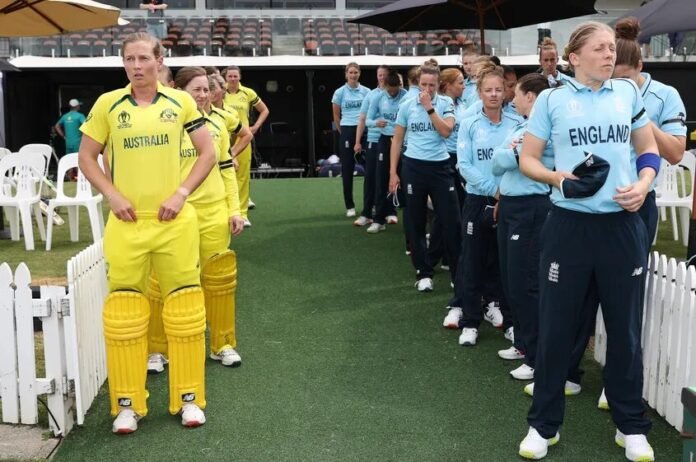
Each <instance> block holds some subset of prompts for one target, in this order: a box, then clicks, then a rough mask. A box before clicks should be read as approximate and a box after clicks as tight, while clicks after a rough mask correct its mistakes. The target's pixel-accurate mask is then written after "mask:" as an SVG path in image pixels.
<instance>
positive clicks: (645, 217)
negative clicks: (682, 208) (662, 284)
mask: <svg viewBox="0 0 696 462" xmlns="http://www.w3.org/2000/svg"><path fill="white" fill-rule="evenodd" d="M658 214H659V212H658V210H657V203H656V202H655V191H651V192H649V193H648V195H647V196H646V197H645V202H643V205H642V206H641V208H640V209H639V210H638V216H639V217H640V219H641V221H642V222H643V224H644V225H645V229H646V230H647V232H648V245H647V247H646V248H645V255H648V254H649V253H650V246H651V245H652V240H653V239H654V238H655V233H656V232H657V223H658V219H659V216H658ZM642 276H643V287H645V278H646V277H647V271H644V272H643V275H642ZM640 295H641V298H640V300H641V303H640V306H641V316H642V314H643V311H642V309H643V306H644V304H645V291H644V290H643V291H641V293H640ZM598 297H599V296H598V294H597V291H596V290H595V289H594V288H591V289H590V290H589V291H588V293H587V295H586V296H585V303H587V304H588V308H587V309H588V310H589V311H588V313H594V315H592V316H588V319H587V320H586V322H584V323H583V326H582V332H581V333H580V334H579V335H578V337H577V340H576V342H575V346H574V347H573V357H572V360H571V363H570V370H569V371H568V380H570V381H571V382H573V383H578V384H579V383H581V382H582V375H583V373H584V371H583V370H582V368H581V367H580V364H581V363H582V358H583V356H584V355H585V350H586V349H587V343H588V342H589V341H590V337H592V336H593V335H594V330H595V325H596V319H595V318H596V317H597V310H598V308H599V298H598ZM590 318H591V319H590ZM641 326H642V322H641Z"/></svg>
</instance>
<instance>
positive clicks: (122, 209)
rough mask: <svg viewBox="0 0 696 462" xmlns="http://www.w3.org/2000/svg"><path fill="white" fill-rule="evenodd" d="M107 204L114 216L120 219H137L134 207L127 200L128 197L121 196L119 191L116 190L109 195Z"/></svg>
mask: <svg viewBox="0 0 696 462" xmlns="http://www.w3.org/2000/svg"><path fill="white" fill-rule="evenodd" d="M109 206H110V207H111V213H113V214H114V216H116V218H118V219H119V220H121V221H133V222H135V221H138V219H137V217H136V215H135V209H134V208H133V206H132V205H131V203H130V202H128V199H126V198H125V197H123V196H122V195H121V194H120V193H118V192H116V193H114V194H112V195H111V197H109Z"/></svg>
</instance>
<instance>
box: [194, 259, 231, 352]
mask: <svg viewBox="0 0 696 462" xmlns="http://www.w3.org/2000/svg"><path fill="white" fill-rule="evenodd" d="M201 282H202V284H203V293H204V294H205V309H206V314H207V318H208V325H209V327H210V349H211V350H212V351H213V352H215V353H217V352H219V351H220V349H221V348H222V347H223V346H225V345H230V346H231V347H232V348H235V347H236V346H237V339H236V336H235V308H236V306H235V305H236V303H235V295H236V292H237V255H236V254H235V253H234V251H232V250H229V251H227V252H223V253H221V254H218V255H215V256H213V257H211V258H210V259H209V260H208V261H207V262H205V264H204V265H203V271H202V272H201Z"/></svg>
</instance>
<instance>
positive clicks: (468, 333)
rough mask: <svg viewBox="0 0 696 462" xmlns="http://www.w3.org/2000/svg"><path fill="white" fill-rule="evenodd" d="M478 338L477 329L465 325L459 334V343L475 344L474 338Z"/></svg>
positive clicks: (465, 344)
mask: <svg viewBox="0 0 696 462" xmlns="http://www.w3.org/2000/svg"><path fill="white" fill-rule="evenodd" d="M477 338H478V329H474V328H473V327H465V328H464V329H462V333H461V335H460V336H459V344H460V345H464V346H474V345H476V339H477Z"/></svg>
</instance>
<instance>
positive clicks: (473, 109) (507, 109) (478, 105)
mask: <svg viewBox="0 0 696 462" xmlns="http://www.w3.org/2000/svg"><path fill="white" fill-rule="evenodd" d="M481 110H483V101H481V100H480V99H478V100H476V102H475V103H474V104H473V105H472V106H468V107H467V108H466V111H464V114H462V119H468V118H470V117H473V116H475V115H476V114H478V113H479V112H481ZM503 114H506V115H508V116H510V117H512V118H513V119H517V121H518V122H520V123H522V121H523V120H524V117H522V116H521V115H520V113H519V112H517V109H515V105H514V104H512V103H511V102H510V103H504V104H503Z"/></svg>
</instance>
